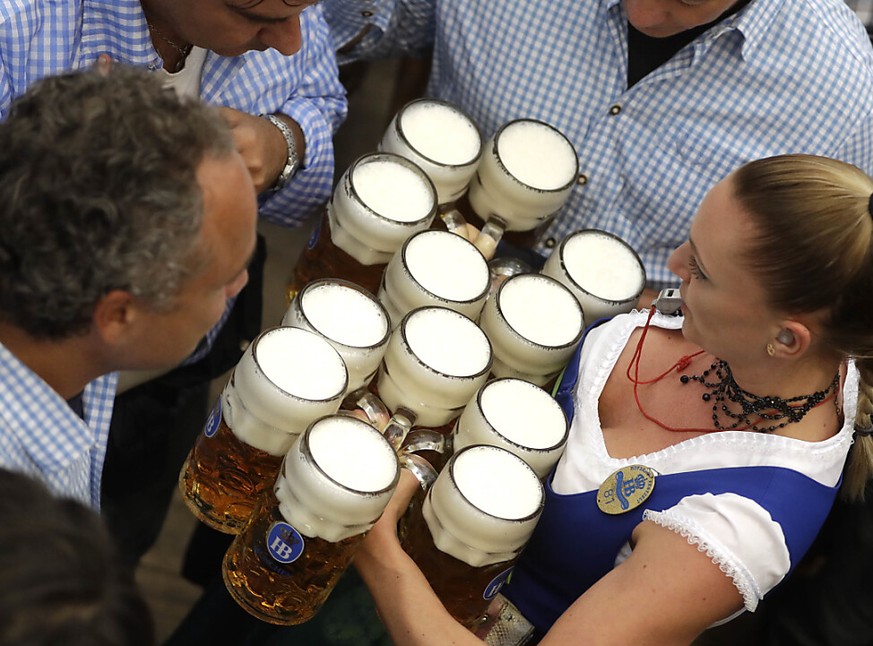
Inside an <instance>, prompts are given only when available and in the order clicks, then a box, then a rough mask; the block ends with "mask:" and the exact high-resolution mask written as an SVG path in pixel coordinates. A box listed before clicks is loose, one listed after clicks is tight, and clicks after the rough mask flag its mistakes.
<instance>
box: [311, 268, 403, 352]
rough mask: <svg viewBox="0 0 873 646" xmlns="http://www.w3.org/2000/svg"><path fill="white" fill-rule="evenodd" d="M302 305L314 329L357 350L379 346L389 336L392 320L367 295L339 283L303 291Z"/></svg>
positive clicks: (325, 284)
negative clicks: (389, 320)
mask: <svg viewBox="0 0 873 646" xmlns="http://www.w3.org/2000/svg"><path fill="white" fill-rule="evenodd" d="M301 296H302V301H301V306H302V309H303V311H304V313H305V314H306V318H307V319H309V322H310V323H311V324H312V326H313V327H314V328H315V329H316V330H318V331H319V332H321V333H322V334H323V335H324V336H326V337H328V338H329V339H332V340H333V341H336V342H337V343H341V344H343V345H346V346H349V347H353V348H368V347H370V346H374V345H376V344H378V343H379V342H380V341H382V340H383V339H384V338H385V335H386V334H387V333H388V317H386V316H385V312H384V311H383V310H382V308H380V307H379V304H378V303H377V302H376V301H374V300H373V299H372V298H371V297H368V296H367V295H366V294H364V293H362V292H360V291H358V290H357V289H354V288H352V287H347V286H346V285H339V284H336V283H323V284H319V285H316V286H314V287H312V288H310V289H304V290H303V291H302V292H301Z"/></svg>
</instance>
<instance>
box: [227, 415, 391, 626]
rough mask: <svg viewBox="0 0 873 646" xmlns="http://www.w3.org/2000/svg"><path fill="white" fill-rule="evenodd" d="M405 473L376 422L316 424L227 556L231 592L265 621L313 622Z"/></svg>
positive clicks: (327, 420)
mask: <svg viewBox="0 0 873 646" xmlns="http://www.w3.org/2000/svg"><path fill="white" fill-rule="evenodd" d="M399 473H400V468H399V465H398V461H397V456H396V454H395V452H394V449H393V448H392V447H391V446H390V445H389V444H388V441H387V440H386V439H385V438H384V437H383V436H382V435H381V434H380V433H379V431H377V430H376V429H375V428H373V427H372V426H371V425H370V424H368V423H366V422H363V421H361V420H359V419H357V418H355V417H352V416H350V415H344V414H339V415H331V416H327V417H322V418H321V419H319V420H317V421H315V422H313V423H312V425H311V426H310V427H309V428H308V429H307V430H306V432H305V433H303V435H301V436H299V438H298V439H297V441H296V442H295V443H294V444H293V446H292V447H291V449H290V450H289V451H288V454H287V456H286V457H285V461H284V463H283V466H282V472H281V474H280V475H279V477H278V479H277V480H276V483H275V487H274V488H273V489H272V490H268V491H267V492H266V493H265V494H264V495H263V496H262V497H261V499H260V500H259V503H258V507H257V509H256V510H255V512H254V513H253V514H252V516H251V518H250V520H249V522H248V523H247V524H246V526H245V528H244V529H243V531H242V532H241V533H240V534H239V535H238V536H237V537H236V538H235V539H234V541H233V543H232V544H231V546H230V548H229V549H228V551H227V554H226V555H225V557H224V563H223V568H222V574H223V577H224V582H225V585H226V586H227V589H228V591H229V592H230V595H231V596H232V597H233V598H234V600H235V601H236V602H237V603H238V604H239V605H240V606H241V607H242V608H244V609H245V610H246V611H248V612H249V613H250V614H252V615H254V616H255V617H257V618H258V619H261V620H262V621H266V622H269V623H273V624H280V625H293V624H299V623H302V622H304V621H306V620H308V619H310V618H311V617H312V616H313V615H314V614H315V613H316V612H318V610H319V608H321V606H322V604H323V603H324V602H325V601H326V600H327V598H328V596H329V595H330V593H331V591H332V590H333V588H334V586H335V585H336V582H337V580H338V579H339V577H340V576H341V575H342V573H343V572H344V571H345V570H346V568H347V567H348V565H349V564H350V563H351V561H352V558H353V557H354V555H355V552H356V551H357V549H358V547H359V546H360V543H361V541H362V540H363V539H364V537H365V535H366V533H367V531H368V530H369V529H370V528H371V527H372V526H373V524H374V523H375V522H376V520H377V519H378V518H379V516H380V515H381V514H382V511H383V510H384V509H385V505H387V504H388V501H389V500H390V499H391V494H392V493H393V492H394V488H395V487H396V485H397V480H398V477H399Z"/></svg>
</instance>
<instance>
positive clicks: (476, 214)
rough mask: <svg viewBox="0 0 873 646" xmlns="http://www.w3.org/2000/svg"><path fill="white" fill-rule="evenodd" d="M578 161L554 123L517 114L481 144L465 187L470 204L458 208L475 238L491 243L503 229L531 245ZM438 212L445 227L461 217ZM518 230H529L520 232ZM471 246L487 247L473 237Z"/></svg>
mask: <svg viewBox="0 0 873 646" xmlns="http://www.w3.org/2000/svg"><path fill="white" fill-rule="evenodd" d="M578 172H579V160H578V158H577V156H576V150H575V148H573V144H571V143H570V141H569V140H568V139H567V138H566V137H565V136H564V135H563V134H562V133H561V132H560V131H559V130H558V129H557V128H555V127H553V126H551V125H549V124H547V123H545V122H542V121H537V120H535V119H517V120H515V121H510V122H509V123H506V124H504V125H503V126H501V127H500V128H499V129H498V130H497V132H496V133H495V134H494V136H493V137H492V138H491V139H490V140H489V141H488V143H487V144H486V145H485V153H484V155H483V156H482V160H481V161H480V162H479V167H478V169H477V170H476V175H475V176H474V177H473V180H472V181H471V182H470V188H469V189H468V190H467V200H468V202H469V209H466V208H464V207H463V206H462V208H461V211H463V212H464V215H465V216H467V219H468V220H470V224H473V225H475V226H477V227H479V228H480V229H481V230H482V231H481V233H480V234H479V235H480V237H483V238H487V239H490V240H491V241H492V242H491V244H490V245H489V247H487V248H493V247H496V245H497V242H499V241H500V239H501V238H502V236H503V234H504V232H510V233H512V232H515V233H517V234H519V235H516V236H515V240H514V241H515V242H516V243H521V244H522V245H523V246H530V244H531V242H532V241H533V238H534V235H535V234H534V233H533V232H534V230H535V229H537V228H538V227H540V225H544V224H545V223H546V222H548V221H549V220H550V219H551V218H552V217H553V216H554V215H555V214H557V212H558V211H559V210H560V209H561V207H562V206H564V203H565V202H566V201H567V198H569V197H570V192H571V191H572V189H573V186H574V185H575V182H576V176H577V174H578ZM454 217H455V220H454V221H452V220H451V218H450V217H449V215H446V216H444V217H443V220H444V221H446V225H447V226H448V228H449V230H450V231H451V230H453V229H454V228H455V227H457V226H458V225H461V224H465V223H466V222H465V220H463V218H462V217H461V214H460V213H455V214H454ZM522 232H529V233H528V235H522ZM476 242H477V244H476V246H477V247H479V248H480V249H482V250H483V253H485V254H486V257H490V256H489V255H488V254H487V253H486V249H487V248H486V247H484V246H483V242H482V241H480V240H478V239H477V241H476Z"/></svg>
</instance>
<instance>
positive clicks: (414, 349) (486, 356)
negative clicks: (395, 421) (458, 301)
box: [376, 307, 491, 443]
mask: <svg viewBox="0 0 873 646" xmlns="http://www.w3.org/2000/svg"><path fill="white" fill-rule="evenodd" d="M490 369H491V344H490V343H489V342H488V337H486V336H485V333H484V332H483V331H482V330H481V329H480V328H479V327H478V326H477V325H476V324H475V323H474V322H473V321H471V320H470V319H469V318H467V317H466V316H464V315H463V314H459V313H458V312H455V311H453V310H449V309H446V308H444V307H420V308H418V309H414V310H412V311H411V312H409V313H408V314H407V315H406V316H404V317H403V319H402V320H401V321H400V325H398V326H397V328H396V329H395V330H394V331H393V332H392V333H391V338H390V339H389V340H388V349H387V350H386V352H385V358H384V359H383V360H382V365H381V366H380V367H379V372H378V375H377V377H376V388H377V390H378V394H379V397H380V398H381V399H382V401H383V402H384V403H385V405H386V406H387V407H388V409H389V410H390V411H391V412H393V413H395V414H396V413H397V412H398V411H402V412H403V414H404V416H406V417H407V418H410V417H411V419H410V420H409V421H410V422H414V423H415V424H416V425H418V426H424V427H429V428H437V427H442V426H445V425H446V424H448V423H449V422H451V421H453V420H454V419H455V418H456V417H457V416H458V415H460V414H461V410H463V408H464V406H466V404H467V402H468V401H470V398H471V397H472V396H473V394H474V393H475V392H476V391H477V390H478V389H479V387H480V386H481V385H482V384H483V383H485V380H486V379H487V378H488V373H489V371H490ZM402 439H403V438H399V440H402ZM392 442H395V443H397V441H395V440H394V439H392Z"/></svg>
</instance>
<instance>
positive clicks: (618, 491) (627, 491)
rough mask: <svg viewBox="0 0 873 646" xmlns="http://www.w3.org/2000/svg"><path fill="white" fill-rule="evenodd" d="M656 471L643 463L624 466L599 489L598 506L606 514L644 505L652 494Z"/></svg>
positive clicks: (619, 512) (620, 512)
mask: <svg viewBox="0 0 873 646" xmlns="http://www.w3.org/2000/svg"><path fill="white" fill-rule="evenodd" d="M656 475H657V474H656V473H655V471H654V470H653V469H650V468H649V467H647V466H644V465H642V464H631V465H628V466H626V467H622V468H621V469H619V470H618V471H616V472H614V473H613V474H612V475H610V476H609V477H608V478H607V479H606V480H604V482H603V484H602V485H600V489H598V490H597V507H598V508H599V509H600V511H602V512H603V513H605V514H610V515H616V514H623V513H625V512H626V511H630V510H631V509H636V508H637V507H639V506H640V505H642V504H643V503H644V502H645V501H646V499H647V498H648V497H649V496H650V495H652V491H653V490H654V488H655V477H656Z"/></svg>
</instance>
